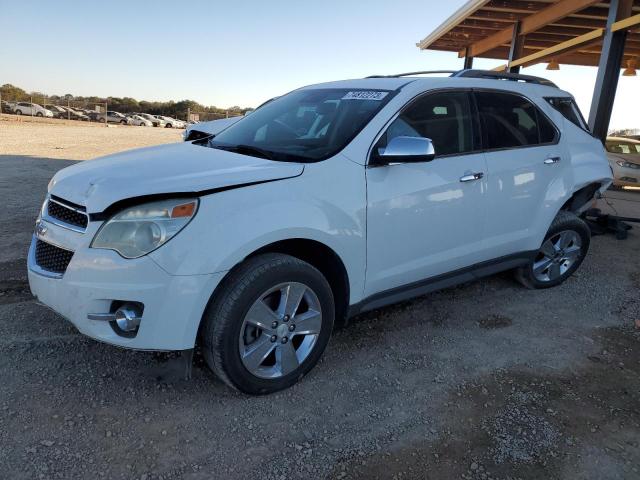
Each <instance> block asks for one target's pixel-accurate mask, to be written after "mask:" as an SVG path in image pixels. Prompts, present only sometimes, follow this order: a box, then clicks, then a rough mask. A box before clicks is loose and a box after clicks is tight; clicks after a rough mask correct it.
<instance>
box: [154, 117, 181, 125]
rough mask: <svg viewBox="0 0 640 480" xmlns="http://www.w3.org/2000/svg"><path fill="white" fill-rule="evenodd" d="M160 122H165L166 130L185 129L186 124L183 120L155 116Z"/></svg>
mask: <svg viewBox="0 0 640 480" xmlns="http://www.w3.org/2000/svg"><path fill="white" fill-rule="evenodd" d="M154 116H155V117H156V118H157V119H158V120H161V121H163V122H164V126H165V127H166V128H185V126H186V124H185V122H183V121H182V120H178V119H176V118H171V117H166V116H164V115H154Z"/></svg>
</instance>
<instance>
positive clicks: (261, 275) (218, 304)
mask: <svg viewBox="0 0 640 480" xmlns="http://www.w3.org/2000/svg"><path fill="white" fill-rule="evenodd" d="M333 321H334V302H333V295H332V293H331V288H330V286H329V284H328V283H327V280H326V279H325V278H324V276H323V275H322V274H321V273H320V272H319V271H318V270H317V269H316V268H314V267H313V266H311V265H309V264H308V263H306V262H303V261H301V260H299V259H297V258H295V257H291V256H289V255H282V254H265V255H260V256H257V257H254V258H251V259H249V260H247V261H246V262H245V263H244V264H243V265H241V266H240V267H239V268H238V269H237V270H236V271H235V272H232V273H231V274H230V276H229V277H228V278H227V279H226V280H225V281H224V283H223V285H221V287H220V289H219V290H218V291H217V292H216V296H215V298H214V300H213V301H212V303H211V305H210V306H209V307H208V308H207V311H206V312H205V315H204V317H203V327H202V331H201V337H202V340H203V342H202V343H203V352H204V357H205V359H206V361H207V364H208V365H209V367H210V368H211V369H212V370H213V371H214V372H215V373H216V375H218V377H220V378H221V379H222V380H223V381H224V382H226V383H227V384H228V385H230V386H232V387H234V388H236V389H238V390H240V391H242V392H245V393H249V394H253V395H256V394H266V393H272V392H275V391H278V390H282V389H284V388H287V387H290V386H291V385H293V384H294V383H296V382H297V381H298V380H300V379H301V378H302V377H303V376H304V375H305V374H306V373H307V372H309V371H310V370H311V369H312V368H313V366H314V365H315V364H316V363H317V362H318V360H319V359H320V356H321V355H322V353H323V351H324V349H325V347H326V346H327V343H328V342H329V337H330V335H331V330H332V328H333Z"/></svg>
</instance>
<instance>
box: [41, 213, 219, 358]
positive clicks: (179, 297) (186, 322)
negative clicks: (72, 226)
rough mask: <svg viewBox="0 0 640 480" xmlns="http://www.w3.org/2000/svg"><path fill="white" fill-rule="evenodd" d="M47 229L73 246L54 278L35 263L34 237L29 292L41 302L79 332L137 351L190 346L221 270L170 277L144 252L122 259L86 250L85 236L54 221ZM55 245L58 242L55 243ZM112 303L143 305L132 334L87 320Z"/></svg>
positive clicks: (182, 348)
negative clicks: (61, 271) (73, 239)
mask: <svg viewBox="0 0 640 480" xmlns="http://www.w3.org/2000/svg"><path fill="white" fill-rule="evenodd" d="M47 227H48V228H49V229H51V230H52V231H53V232H57V238H56V240H59V239H60V238H64V237H69V236H76V242H75V243H76V245H75V248H74V254H73V257H72V259H71V261H70V263H69V265H68V267H67V269H66V271H65V272H64V274H63V275H59V276H57V278H56V276H52V275H48V274H47V272H46V271H43V270H42V269H40V268H39V267H38V266H37V265H36V261H35V243H36V236H35V235H34V238H33V241H32V242H31V247H30V249H29V260H28V264H29V272H28V276H29V285H30V287H31V292H32V293H33V294H34V295H35V296H36V297H37V298H38V300H39V301H40V302H42V303H43V304H45V305H46V306H48V307H50V308H51V309H52V310H54V311H56V312H57V313H59V314H60V315H62V316H63V317H65V318H66V319H68V320H69V321H71V323H73V324H74V325H75V326H76V328H77V329H78V330H79V331H80V332H81V333H83V334H85V335H87V336H89V337H91V338H94V339H96V340H99V341H102V342H106V343H110V344H113V345H118V346H121V347H126V348H134V349H140V350H186V349H189V348H193V346H194V344H195V340H196V335H197V332H198V327H199V325H200V320H201V318H202V315H203V313H204V310H205V308H206V305H207V303H208V301H209V298H210V296H211V294H212V292H213V291H214V290H215V288H216V286H217V285H218V283H219V282H220V281H221V279H222V277H223V276H224V272H221V273H214V274H207V275H170V274H168V273H167V272H166V271H165V270H163V269H162V268H161V267H159V266H158V265H157V264H156V263H155V262H154V261H153V260H152V259H151V258H150V257H148V256H145V257H141V258H138V259H131V260H129V259H124V258H122V257H121V256H120V255H118V254H117V253H116V252H114V251H111V250H102V249H92V248H88V243H89V242H90V240H86V238H83V237H84V235H85V234H82V233H76V232H67V231H61V230H60V229H61V228H62V227H59V226H56V225H53V224H47ZM54 236H55V235H54ZM77 238H82V242H80V241H78V240H77ZM41 240H43V241H47V240H49V241H51V239H47V238H41ZM85 242H86V244H85V245H83V246H80V245H78V244H79V243H85ZM54 243H57V244H59V245H60V246H62V243H61V242H59V241H56V242H54ZM64 243H66V244H67V245H69V243H74V242H64ZM114 301H115V302H137V303H141V304H143V305H144V312H143V314H142V320H141V322H140V328H139V330H138V332H137V334H136V335H135V337H126V336H122V335H121V334H118V333H117V332H116V330H115V329H114V328H112V326H111V324H110V323H109V322H107V321H103V320H89V319H88V318H87V315H89V314H95V313H109V312H110V310H111V308H112V305H113V304H114Z"/></svg>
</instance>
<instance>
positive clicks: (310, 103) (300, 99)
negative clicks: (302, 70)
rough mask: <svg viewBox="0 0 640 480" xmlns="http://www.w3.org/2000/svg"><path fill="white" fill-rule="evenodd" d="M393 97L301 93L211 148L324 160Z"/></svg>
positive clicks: (245, 121) (223, 135) (260, 112)
mask: <svg viewBox="0 0 640 480" xmlns="http://www.w3.org/2000/svg"><path fill="white" fill-rule="evenodd" d="M392 95H393V93H392V92H390V91H388V90H362V89H360V90H358V89H310V90H296V91H294V92H292V93H290V94H288V95H285V96H283V97H279V98H277V99H275V100H273V101H271V102H269V103H267V104H266V105H264V106H262V107H260V108H259V109H256V110H255V111H254V112H253V113H252V114H251V115H249V116H246V117H244V118H242V120H240V121H238V122H237V123H235V124H233V125H231V126H230V127H228V128H227V129H225V130H223V131H222V132H220V133H219V134H218V135H216V136H215V137H213V138H211V139H210V140H209V141H208V142H207V143H206V145H208V146H209V147H212V148H220V149H223V150H230V151H235V152H237V153H242V154H246V155H253V156H259V157H264V158H269V159H271V160H278V161H290V162H315V161H319V160H324V159H326V158H329V157H331V156H333V155H335V154H336V153H338V152H339V151H340V150H342V149H343V148H344V147H345V146H346V145H347V144H348V143H349V142H350V141H351V140H352V139H353V138H354V137H355V136H356V135H357V134H358V133H359V132H360V130H362V129H363V128H364V126H365V125H366V124H367V123H368V122H369V121H370V120H371V119H372V118H373V116H374V115H375V114H376V113H378V112H379V111H380V109H381V108H382V107H383V106H384V105H385V104H386V102H388V101H389V99H390V98H391V97H392Z"/></svg>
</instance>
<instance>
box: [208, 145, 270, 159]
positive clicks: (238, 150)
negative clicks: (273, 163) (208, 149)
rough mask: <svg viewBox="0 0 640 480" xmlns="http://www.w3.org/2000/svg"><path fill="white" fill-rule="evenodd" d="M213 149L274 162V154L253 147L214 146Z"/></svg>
mask: <svg viewBox="0 0 640 480" xmlns="http://www.w3.org/2000/svg"><path fill="white" fill-rule="evenodd" d="M212 147H213V148H219V149H220V150H227V151H228V152H234V153H240V154H243V153H244V154H247V155H251V156H254V157H261V158H266V159H267V160H274V156H273V152H270V151H268V150H263V149H261V148H258V147H254V146H253V145H212Z"/></svg>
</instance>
